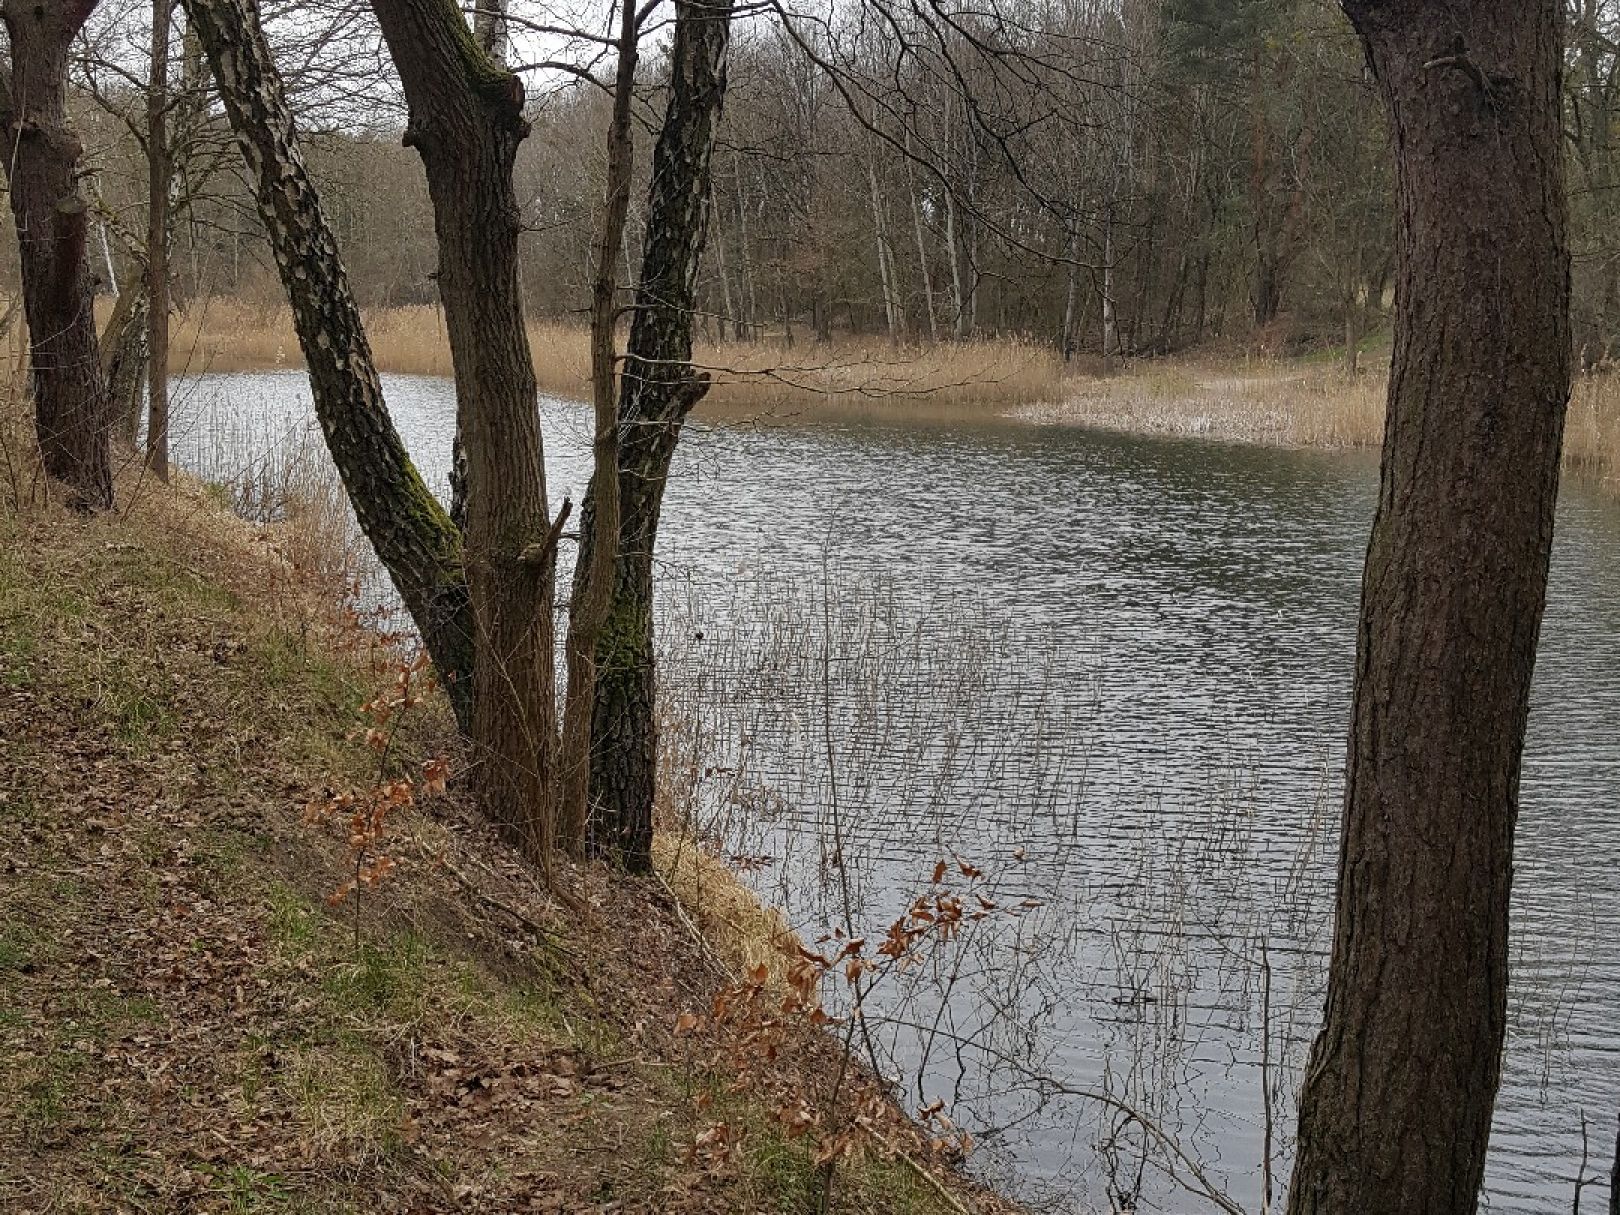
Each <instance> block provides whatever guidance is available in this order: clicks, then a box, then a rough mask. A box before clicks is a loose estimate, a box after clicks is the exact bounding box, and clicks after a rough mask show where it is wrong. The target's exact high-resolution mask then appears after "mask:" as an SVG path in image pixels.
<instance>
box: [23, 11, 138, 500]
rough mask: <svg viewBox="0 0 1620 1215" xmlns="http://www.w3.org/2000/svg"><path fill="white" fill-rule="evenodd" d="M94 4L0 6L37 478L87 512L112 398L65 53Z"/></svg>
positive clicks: (98, 477) (102, 477)
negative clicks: (62, 488)
mask: <svg viewBox="0 0 1620 1215" xmlns="http://www.w3.org/2000/svg"><path fill="white" fill-rule="evenodd" d="M94 8H95V0H57V2H56V3H52V4H39V3H29V2H26V0H5V3H4V4H3V6H0V15H3V17H4V20H5V26H6V32H7V34H8V35H9V38H10V42H11V71H10V73H9V78H7V79H4V80H0V136H3V137H4V139H5V145H6V156H5V168H6V172H7V174H8V176H9V179H10V186H11V189H10V194H11V214H12V217H13V219H14V220H15V221H16V228H17V251H18V259H19V262H20V264H21V267H22V288H23V308H24V311H25V312H26V313H27V316H28V334H29V344H30V349H29V355H30V363H31V365H32V367H33V370H34V377H33V387H34V429H35V433H36V435H37V436H38V439H39V450H40V455H41V457H42V459H43V461H44V465H45V472H46V473H47V474H48V475H49V476H50V477H52V478H53V479H55V480H57V481H61V482H62V483H63V484H65V485H66V486H67V487H68V491H69V494H70V501H71V503H72V504H73V505H74V506H76V507H79V508H81V509H85V510H103V509H106V508H107V507H110V506H111V505H112V500H113V487H112V462H111V456H110V440H111V433H110V432H111V430H112V409H111V400H110V398H109V397H108V394H107V385H106V382H105V381H104V380H103V378H102V372H101V359H100V356H99V354H98V352H97V346H96V322H95V315H94V312H93V309H92V304H93V302H94V298H95V280H94V278H93V277H92V276H91V273H90V262H89V257H88V246H89V237H90V211H89V207H88V205H87V204H86V203H85V201H84V199H83V198H81V197H80V195H79V192H78V168H79V157H80V154H81V148H80V145H79V140H78V137H77V136H75V135H74V133H73V131H72V129H71V128H70V127H69V126H68V119H67V73H68V51H69V48H70V47H71V46H72V43H73V39H74V37H75V36H76V35H77V34H78V32H79V30H80V28H82V27H83V25H84V23H85V21H86V19H87V18H88V17H89V16H90V12H91V10H92V9H94Z"/></svg>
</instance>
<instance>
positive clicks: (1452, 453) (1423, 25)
mask: <svg viewBox="0 0 1620 1215" xmlns="http://www.w3.org/2000/svg"><path fill="white" fill-rule="evenodd" d="M1344 8H1345V11H1346V12H1347V13H1348V14H1349V16H1350V18H1351V20H1352V21H1353V22H1354V23H1355V25H1356V28H1357V30H1358V31H1359V32H1360V34H1361V37H1362V39H1363V42H1364V44H1365V47H1366V50H1367V53H1368V57H1369V60H1370V62H1371V64H1372V67H1373V69H1374V71H1375V73H1376V75H1377V76H1378V79H1379V83H1380V88H1381V90H1382V92H1383V96H1384V100H1385V104H1386V106H1387V108H1388V111H1389V115H1390V119H1391V128H1392V132H1393V141H1394V149H1395V158H1396V168H1397V200H1398V210H1399V216H1400V225H1399V268H1398V273H1397V282H1398V287H1397V298H1398V304H1397V310H1396V326H1395V350H1394V362H1393V367H1392V371H1391V377H1390V390H1389V413H1388V420H1387V422H1386V428H1385V434H1384V450H1383V473H1382V480H1381V486H1380V493H1379V502H1378V509H1377V514H1376V516H1375V519H1374V522H1373V529H1372V538H1371V542H1370V544H1369V546H1368V551H1367V563H1366V570H1365V574H1364V579H1363V583H1362V602H1361V622H1360V631H1359V636H1358V653H1357V666H1356V680H1355V698H1354V707H1353V710H1352V724H1351V733H1350V742H1349V754H1348V758H1347V782H1346V790H1345V804H1344V821H1343V837H1342V843H1341V850H1340V868H1339V893H1338V907H1337V917H1336V923H1335V932H1334V944H1333V957H1332V963H1331V970H1330V976H1329V985H1328V997H1327V1009H1326V1019H1325V1025H1324V1028H1323V1030H1322V1033H1321V1035H1320V1037H1319V1038H1318V1039H1317V1041H1316V1045H1315V1048H1314V1050H1313V1052H1312V1056H1311V1062H1310V1065H1309V1067H1308V1069H1307V1073H1306V1078H1305V1084H1304V1089H1303V1093H1302V1096H1301V1103H1300V1117H1299V1151H1298V1156H1297V1160H1296V1164H1295V1170H1294V1179H1293V1184H1292V1187H1291V1191H1290V1195H1289V1210H1290V1211H1291V1212H1293V1215H1308V1213H1309V1215H1316V1213H1323V1215H1364V1213H1366V1212H1373V1211H1379V1212H1383V1211H1424V1212H1430V1213H1435V1215H1441V1213H1453V1212H1455V1213H1463V1212H1472V1211H1473V1210H1474V1209H1475V1204H1476V1201H1477V1198H1478V1193H1479V1188H1480V1184H1481V1179H1482V1176H1483V1172H1484V1165H1485V1149H1486V1141H1487V1137H1488V1135H1489V1131H1490V1124H1491V1112H1492V1106H1493V1102H1494V1099H1495V1094H1496V1088H1497V1083H1498V1079H1499V1075H1500V1065H1501V1052H1502V1042H1503V1035H1504V1032H1505V1028H1506V1000H1507V977H1508V910H1509V893H1510V886H1511V877H1512V862H1513V833H1514V826H1515V820H1516V818H1517V810H1518V786H1519V760H1520V752H1521V748H1522V744H1523V739H1524V729H1525V720H1526V716H1527V712H1528V704H1529V692H1530V680H1531V673H1532V670H1533V667H1534V661H1535V650H1536V641H1537V635H1538V632H1539V629H1540V622H1541V612H1542V605H1543V601H1544V597H1545V591H1546V582H1547V562H1548V555H1549V552H1550V549H1551V544H1552V532H1553V508H1554V503H1555V499H1556V496H1557V488H1558V469H1559V448H1560V444H1561V440H1562V432H1563V420H1564V412H1565V404H1566V400H1567V397H1568V392H1569V361H1570V329H1569V315H1568V308H1569V258H1568V250H1567V246H1566V233H1565V226H1566V225H1565V202H1564V193H1563V182H1562V168H1561V148H1560V145H1559V140H1560V134H1559V73H1560V64H1561V51H1560V47H1561V43H1560V32H1561V31H1560V11H1559V10H1560V5H1559V4H1558V3H1557V0H1533V2H1531V3H1524V2H1522V0H1481V2H1479V3H1475V4H1469V5H1460V4H1456V3H1451V2H1448V0H1407V2H1404V3H1391V2H1388V0H1385V2H1375V0H1345V3H1344ZM1459 200H1465V201H1466V205H1460V202H1459Z"/></svg>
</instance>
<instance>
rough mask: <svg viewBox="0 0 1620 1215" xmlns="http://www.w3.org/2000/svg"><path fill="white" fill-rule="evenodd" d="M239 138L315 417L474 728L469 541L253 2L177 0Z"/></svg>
mask: <svg viewBox="0 0 1620 1215" xmlns="http://www.w3.org/2000/svg"><path fill="white" fill-rule="evenodd" d="M182 2H183V3H184V5H185V10H186V16H187V18H188V20H189V21H190V22H191V28H192V29H193V30H194V31H196V34H197V37H198V38H199V40H200V41H201V43H202V46H203V49H204V50H205V51H206V53H207V56H208V60H209V65H210V67H211V68H212V69H213V73H214V78H215V80H216V82H217V84H218V87H219V93H220V96H221V98H222V99H223V101H224V103H225V109H226V112H227V114H228V115H229V116H230V121H231V126H232V127H233V128H234V129H235V131H236V133H237V139H238V142H239V143H240V146H241V150H242V156H243V159H244V160H245V161H246V163H247V168H248V173H249V176H250V178H251V179H252V183H253V189H254V195H255V199H256V201H257V204H258V207H259V210H260V214H261V216H262V218H263V221H264V225H265V228H266V230H267V231H268V233H269V236H270V241H271V245H272V247H273V250H274V253H275V262H276V266H277V268H278V270H279V271H280V273H281V281H282V285H283V287H284V288H285V289H286V292H287V299H288V301H289V303H290V304H291V305H292V312H293V321H294V324H295V325H296V327H297V330H298V342H299V346H300V347H301V349H302V350H303V353H304V361H305V364H306V365H307V367H308V369H309V382H310V388H311V391H312V393H313V395H314V399H315V412H316V416H317V417H318V418H319V419H320V423H321V429H322V431H323V432H324V433H325V436H326V445H327V448H328V450H330V451H331V453H332V459H333V462H334V463H335V464H336V465H337V469H338V473H339V475H340V476H341V477H342V478H343V485H344V488H345V490H347V491H348V496H349V501H350V502H351V503H352V504H353V505H354V511H355V515H356V517H357V518H358V519H359V521H360V526H361V528H362V529H363V530H364V531H365V533H366V537H367V538H368V539H369V540H370V541H371V544H372V547H373V548H375V549H376V552H377V556H378V559H379V560H380V561H381V562H382V564H383V566H384V568H386V569H387V570H388V573H389V575H390V577H391V578H392V579H393V582H394V586H395V588H396V589H397V590H398V591H399V595H400V598H401V599H402V600H403V601H404V603H405V607H406V609H407V610H408V611H409V612H410V614H411V618H412V620H414V621H415V622H416V626H417V629H418V630H419V631H420V633H421V635H422V640H423V643H424V644H425V645H426V647H427V650H428V653H429V654H430V655H431V656H432V658H433V664H434V666H435V667H436V668H437V669H438V672H439V677H440V679H441V681H442V682H443V683H444V685H445V687H446V689H447V691H448V693H449V696H450V701H451V704H452V705H453V706H454V707H455V710H456V716H457V719H458V721H460V722H461V724H462V728H463V730H468V729H470V728H471V727H472V724H473V723H472V698H471V693H472V683H473V681H472V673H473V624H472V615H471V607H470V604H469V602H468V593H467V583H466V578H465V574H464V572H463V569H464V566H463V557H462V546H461V535H460V533H459V532H458V531H457V530H456V528H455V527H454V525H452V524H451V522H450V518H449V516H448V515H447V514H446V513H445V510H444V508H443V507H442V506H440V505H439V502H438V500H437V499H436V498H434V496H433V494H432V493H431V492H430V491H429V489H428V487H427V485H426V484H425V483H424V482H423V480H422V478H421V475H420V474H419V473H418V472H417V470H416V466H415V465H414V464H412V463H411V458H410V455H409V453H408V452H407V451H406V450H405V444H404V443H403V442H402V441H401V440H400V437H399V434H398V432H397V431H396V430H395V429H394V425H393V422H392V420H391V419H390V418H389V416H388V410H387V407H386V406H385V404H384V402H383V396H382V385H381V383H380V381H379V380H378V378H377V370H376V366H375V364H374V363H373V361H372V357H371V347H370V344H369V343H368V342H367V340H366V334H365V329H364V327H363V326H362V324H361V321H360V310H359V308H358V307H357V306H356V305H355V302H354V296H353V293H352V292H351V291H350V290H349V283H348V278H347V276H346V275H345V274H344V271H343V261H342V258H341V257H340V255H339V253H338V248H337V243H336V241H335V240H334V238H333V236H332V231H331V226H330V225H329V224H328V222H327V220H326V217H325V215H324V213H323V212H322V210H321V200H320V195H319V194H318V192H317V191H316V189H315V186H314V183H313V182H311V181H310V178H309V173H308V171H307V169H306V168H305V167H304V161H303V156H302V155H301V153H300V151H299V146H298V136H297V131H296V129H295V127H294V124H293V119H292V114H291V112H290V111H289V110H288V108H287V102H286V96H285V90H284V89H283V86H282V83H281V77H280V75H279V74H278V73H277V72H276V69H275V64H274V62H273V61H272V60H271V57H270V49H269V46H268V45H267V44H266V42H265V38H264V31H263V29H262V28H261V26H260V23H259V17H258V8H257V5H256V4H255V3H254V0H182Z"/></svg>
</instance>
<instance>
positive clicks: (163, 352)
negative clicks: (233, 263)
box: [146, 0, 174, 481]
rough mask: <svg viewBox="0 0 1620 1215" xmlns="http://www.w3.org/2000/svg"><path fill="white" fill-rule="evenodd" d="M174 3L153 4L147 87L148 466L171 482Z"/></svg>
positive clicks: (154, 0)
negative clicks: (171, 80)
mask: <svg viewBox="0 0 1620 1215" xmlns="http://www.w3.org/2000/svg"><path fill="white" fill-rule="evenodd" d="M173 12H174V7H173V0H152V51H151V65H150V66H151V73H150V76H149V78H148V83H147V86H146V165H147V174H148V176H147V200H146V214H147V223H146V357H147V370H146V391H147V413H146V466H147V467H148V468H150V469H151V470H152V471H153V472H154V473H155V474H157V476H158V477H160V478H161V479H163V480H165V481H167V480H168V479H169V188H170V184H171V179H172V177H173V160H172V158H171V155H170V148H169V31H170V27H171V25H172V22H171V17H172V15H173Z"/></svg>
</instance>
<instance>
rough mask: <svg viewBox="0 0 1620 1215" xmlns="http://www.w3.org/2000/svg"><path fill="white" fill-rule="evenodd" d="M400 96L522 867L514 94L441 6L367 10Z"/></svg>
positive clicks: (542, 841)
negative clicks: (414, 159)
mask: <svg viewBox="0 0 1620 1215" xmlns="http://www.w3.org/2000/svg"><path fill="white" fill-rule="evenodd" d="M372 9H373V11H374V12H375V13H376V15H377V20H378V23H379V24H380V25H381V26H382V32H383V38H384V39H385V41H386V42H387V43H388V49H389V53H390V55H391V57H392V58H393V61H394V66H395V67H396V69H397V70H398V72H399V76H400V81H401V83H402V84H403V85H404V88H405V99H406V102H407V104H408V105H409V107H410V122H409V125H408V126H407V127H406V131H405V142H406V143H407V145H408V146H410V147H414V148H415V149H416V150H417V152H418V153H419V154H420V155H421V157H422V164H423V167H424V169H425V170H426V173H427V182H428V194H429V196H430V197H431V198H432V200H433V211H434V217H435V229H436V231H437V234H438V248H439V271H438V283H439V296H440V299H441V300H442V301H443V304H444V314H445V324H446V328H447V329H448V330H449V335H450V352H451V359H452V362H453V364H454V367H455V373H456V375H455V379H456V424H457V427H458V429H459V430H460V433H461V439H462V446H463V450H464V452H465V455H466V462H467V471H466V476H467V482H466V485H467V514H466V524H465V530H466V548H467V565H466V568H467V585H468V589H469V591H470V593H471V598H472V611H473V623H474V631H475V633H474V635H475V643H474V648H475V651H476V658H475V663H474V676H473V678H474V688H473V715H472V734H471V737H472V741H473V743H474V745H475V747H476V748H477V750H478V768H477V787H478V789H479V792H480V797H481V800H482V802H483V804H484V810H485V812H486V813H487V814H489V815H490V816H491V817H492V818H494V820H495V821H496V822H497V824H499V825H500V826H501V827H502V829H503V830H504V831H506V832H507V833H508V834H509V835H510V836H511V837H513V838H514V839H516V840H518V842H520V843H521V845H522V846H523V847H524V849H525V851H527V852H528V853H529V854H530V855H531V856H532V857H534V858H535V859H537V860H539V861H542V862H545V861H546V860H547V858H548V857H549V855H550V851H551V848H552V844H553V838H552V837H553V827H554V824H553V803H552V801H551V798H552V796H553V793H554V790H553V783H552V782H553V766H552V765H553V762H554V760H555V751H556V741H555V735H556V704H555V678H556V675H555V666H554V658H553V653H552V651H553V645H554V637H555V624H554V621H553V617H552V604H553V598H554V594H555V569H556V545H555V533H554V532H553V529H552V519H551V514H550V510H549V507H548V505H547V501H546V474H545V460H544V455H543V451H542V447H541V435H540V410H539V402H538V398H537V395H536V389H535V378H534V363H533V359H532V356H531V354H530V352H529V342H528V335H527V332H526V330H525V328H524V322H523V300H522V293H521V290H520V288H519V284H518V238H519V235H520V233H521V231H522V216H521V213H520V211H519V209H518V205H517V196H516V192H515V190H514V187H513V180H512V170H513V163H514V161H515V159H516V155H517V148H518V144H519V143H520V142H522V140H523V138H524V137H525V136H526V135H527V134H528V133H529V124H528V122H527V120H526V119H525V118H524V115H523V99H524V93H523V85H522V82H521V81H520V80H519V79H518V78H517V76H515V75H513V74H512V73H511V72H510V71H508V70H507V69H506V68H505V67H503V66H501V65H500V64H498V63H496V62H494V61H493V60H491V59H490V57H489V56H488V55H486V54H485V53H484V52H483V50H482V49H481V48H480V47H479V45H478V43H477V42H476V41H475V40H474V38H473V36H472V32H471V31H470V30H469V29H468V27H467V24H466V21H465V19H464V18H463V17H462V15H461V12H460V11H459V10H458V9H457V8H456V6H455V4H454V2H453V0H372Z"/></svg>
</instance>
